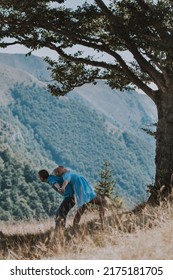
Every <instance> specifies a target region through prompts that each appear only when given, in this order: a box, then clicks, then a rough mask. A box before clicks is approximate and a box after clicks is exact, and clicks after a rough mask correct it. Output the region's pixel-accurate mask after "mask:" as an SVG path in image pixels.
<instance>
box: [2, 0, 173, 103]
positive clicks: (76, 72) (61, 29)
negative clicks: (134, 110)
mask: <svg viewBox="0 0 173 280" xmlns="http://www.w3.org/2000/svg"><path fill="white" fill-rule="evenodd" d="M63 2H64V5H63V6H62V5H61V3H63ZM65 2H66V1H56V5H52V1H50V0H45V1H39V0H35V1H31V2H28V1H26V0H24V1H22V3H19V1H17V0H16V1H14V0H8V1H1V3H0V17H1V22H0V29H1V32H0V38H1V39H2V40H1V42H0V45H1V47H6V46H8V45H10V44H17V43H20V44H23V45H25V46H26V47H28V48H30V49H31V50H34V49H39V48H41V47H47V48H49V49H51V50H53V51H54V52H56V53H57V61H55V60H51V59H49V58H46V60H47V62H48V63H49V65H50V68H51V69H52V77H53V79H54V80H55V81H57V82H58V83H56V84H54V85H52V84H51V85H50V86H49V88H50V89H51V90H52V93H53V94H56V95H64V94H66V93H67V92H69V91H70V90H72V89H73V88H75V87H77V86H81V85H82V84H84V83H91V82H96V81H97V80H100V79H103V80H104V81H106V83H107V84H109V85H110V86H111V87H112V88H119V89H123V88H126V89H127V88H130V87H132V86H133V85H134V86H137V87H139V88H141V89H142V90H144V91H145V92H146V93H147V94H148V95H149V96H150V97H151V98H152V99H153V98H154V91H152V90H151V89H150V88H149V87H148V84H147V83H148V82H153V83H154V84H156V85H157V86H158V87H160V86H161V84H162V85H163V83H164V79H163V76H162V75H161V74H162V73H163V69H164V68H165V69H167V70H169V71H172V65H171V61H172V55H173V54H172V41H171V34H172V24H171V22H172V13H173V9H172V1H154V0H153V1H135V0H133V1H132V0H125V1H108V3H107V4H105V3H104V1H101V0H96V1H94V3H93V4H88V3H87V2H85V3H83V4H82V3H81V5H80V6H79V5H78V6H76V5H75V4H74V7H75V6H76V8H73V9H69V8H66V5H65ZM88 18H89V19H90V20H88ZM11 23H12V24H11ZM7 37H10V38H11V40H12V41H14V42H12V43H11V42H10V43H8V42H4V41H3V39H4V38H7ZM14 38H15V39H14ZM73 46H75V49H76V48H78V50H77V51H76V52H75V51H74V49H73ZM70 48H71V52H69V49H70ZM82 49H83V50H85V49H89V50H93V51H92V52H91V51H90V53H92V55H88V51H86V52H85V51H81V50H82ZM127 51H128V52H129V54H131V57H132V59H131V60H130V61H129V62H127V61H126V60H125V59H124V57H123V55H122V56H121V55H120V52H127ZM31 52H32V51H31ZM29 54H30V53H29ZM98 57H99V59H98ZM108 57H109V58H110V59H108ZM156 92H157V91H156ZM156 92H155V93H156Z"/></svg>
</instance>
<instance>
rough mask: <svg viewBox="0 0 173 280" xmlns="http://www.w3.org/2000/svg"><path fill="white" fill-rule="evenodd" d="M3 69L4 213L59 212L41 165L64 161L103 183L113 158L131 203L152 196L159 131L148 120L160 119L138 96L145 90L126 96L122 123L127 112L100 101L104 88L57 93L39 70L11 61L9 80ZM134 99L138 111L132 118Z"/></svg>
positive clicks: (0, 196)
mask: <svg viewBox="0 0 173 280" xmlns="http://www.w3.org/2000/svg"><path fill="white" fill-rule="evenodd" d="M18 59H19V58H18ZM35 59H36V58H35ZM19 60H20V59H19ZM39 60H40V59H39ZM3 63H4V60H3ZM11 63H12V62H11ZM22 63H24V62H23V61H22ZM18 65H20V63H19V64H18ZM0 69H1V73H0V77H1V81H0V82H1V85H2V90H1V91H0V95H1V96H2V99H4V98H7V96H8V100H7V101H8V102H5V103H3V102H2V103H1V105H0V114H1V117H0V120H1V122H0V141H1V153H0V169H1V175H0V189H1V192H0V205H1V208H0V213H1V215H0V219H2V220H3V219H5V220H8V219H13V218H15V219H19V218H31V217H37V218H40V217H47V216H48V215H54V214H55V209H56V208H57V199H59V197H58V195H57V194H56V193H55V194H54V191H52V190H50V188H49V187H48V186H46V185H44V184H41V183H40V182H39V181H38V178H37V172H38V170H39V169H40V168H47V169H48V170H51V169H52V168H53V167H54V166H56V164H61V165H65V166H66V167H69V168H71V169H73V170H74V171H76V172H79V173H82V174H83V175H84V176H85V177H86V178H87V179H88V180H89V181H90V183H92V184H93V185H95V184H96V182H97V181H98V179H99V171H100V169H101V168H102V166H103V164H104V162H105V161H106V160H107V161H109V162H110V166H111V169H112V174H113V178H114V180H115V181H116V188H117V190H118V193H119V195H120V196H123V197H124V199H125V200H126V201H127V203H128V205H129V206H133V205H134V204H135V203H137V202H139V201H142V200H144V199H146V195H147V194H146V186H147V184H151V183H152V181H153V179H154V155H155V148H154V139H153V138H151V136H148V135H147V134H146V133H144V132H142V130H141V128H142V124H143V125H145V124H146V121H147V122H152V121H153V119H152V118H151V116H149V115H147V110H146V111H144V108H145V104H143V101H142V100H141V99H140V98H136V96H137V95H138V94H137V93H133V94H132V93H131V95H130V93H129V95H128V93H126V94H125V95H124V96H123V94H122V95H121V96H120V97H119V98H122V99H123V98H125V99H124V102H122V103H126V105H125V107H124V112H123V105H122V104H121V106H120V108H119V109H120V110H121V115H122V116H124V118H123V126H121V121H120V118H119V119H117V120H116V116H115V115H114V116H112V113H111V112H109V108H110V106H106V104H105V107H104V110H103V109H102V110H101V109H100V108H97V106H95V105H96V104H97V100H96V95H94V96H95V97H94V98H95V100H92V99H91V98H90V99H88V97H87V90H86V88H85V90H84V91H83V92H82V88H81V89H79V88H78V89H77V90H76V91H74V92H73V93H70V94H68V95H67V96H66V97H61V98H57V97H53V96H51V95H50V93H49V92H48V91H47V90H46V88H45V85H44V84H43V83H40V82H39V81H38V80H37V79H36V78H32V77H31V75H29V74H28V76H27V73H25V79H24V78H23V81H22V79H21V72H20V70H17V69H14V68H13V70H12V68H9V72H10V71H11V72H10V73H11V75H9V77H8V79H9V80H8V84H9V85H10V86H8V88H7V87H5V86H6V85H7V76H8V75H7V74H6V79H5V80H4V73H7V72H4V71H5V70H4V67H3V65H2V67H1V68H0ZM42 70H43V69H40V71H42ZM44 71H45V70H44ZM9 72H8V73H9ZM14 73H15V74H14ZM30 73H31V71H30ZM14 76H15V81H14ZM38 76H39V75H38ZM11 79H13V83H12V82H11ZM4 81H5V82H4ZM80 90H81V93H80ZM104 90H106V88H104ZM92 91H93V92H96V91H100V92H101V91H102V95H103V85H102V84H98V85H97V86H95V88H94V86H92V85H90V86H89V87H88V92H92ZM135 95H136V96H135ZM105 96H106V92H105ZM108 96H109V95H108ZM130 97H131V98H130ZM98 98H99V96H98ZM107 99H108V101H109V98H107ZM98 100H99V99H98ZM125 100H126V101H125ZM135 100H136V101H135ZM140 100H141V101H140ZM130 101H131V102H130ZM105 102H106V97H105ZM136 102H137V103H138V105H134V104H137V103H136ZM140 102H141V103H140ZM128 104H129V111H128V113H129V112H130V111H131V112H133V110H134V119H132V120H131V121H130V122H129V123H128V124H127V126H125V123H126V121H125V119H126V113H127V106H128ZM139 105H140V106H141V109H140V106H139ZM102 106H103V105H102ZM115 106H116V108H117V107H118V104H115ZM102 108H103V107H102ZM106 108H108V110H107V111H106ZM146 108H147V106H146ZM111 110H112V109H111ZM137 110H138V111H137ZM112 112H113V111H112ZM132 115H133V114H132ZM136 116H137V117H136ZM139 116H140V119H139ZM131 118H133V117H132V116H131ZM138 119H139V124H138V123H137V122H138ZM130 125H131V126H132V127H131V129H130ZM14 204H15V205H14Z"/></svg>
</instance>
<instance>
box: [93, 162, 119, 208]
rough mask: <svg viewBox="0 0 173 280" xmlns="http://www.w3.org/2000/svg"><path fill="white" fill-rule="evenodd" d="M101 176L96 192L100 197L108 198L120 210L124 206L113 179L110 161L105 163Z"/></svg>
mask: <svg viewBox="0 0 173 280" xmlns="http://www.w3.org/2000/svg"><path fill="white" fill-rule="evenodd" d="M99 174H100V181H99V182H98V183H97V185H96V186H95V190H96V192H97V193H98V194H99V195H100V196H103V197H107V198H108V199H109V200H110V201H111V203H112V204H113V205H114V206H116V207H117V208H120V207H121V206H122V200H121V199H120V198H119V197H118V196H117V194H116V191H115V181H114V180H113V178H112V172H111V170H110V163H109V162H108V161H105V163H104V169H103V170H101V171H100V173H99Z"/></svg>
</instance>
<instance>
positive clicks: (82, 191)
mask: <svg viewBox="0 0 173 280" xmlns="http://www.w3.org/2000/svg"><path fill="white" fill-rule="evenodd" d="M62 178H63V180H64V181H68V184H70V183H71V184H72V186H73V190H74V195H75V198H76V202H77V206H78V208H80V207H81V206H82V205H83V204H85V203H88V202H90V201H91V200H93V199H94V198H95V197H96V194H95V191H94V189H93V188H92V186H91V185H90V184H89V183H88V182H87V181H86V179H85V178H84V177H83V176H80V175H78V174H75V173H73V172H71V171H67V172H66V173H64V174H63V176H62Z"/></svg>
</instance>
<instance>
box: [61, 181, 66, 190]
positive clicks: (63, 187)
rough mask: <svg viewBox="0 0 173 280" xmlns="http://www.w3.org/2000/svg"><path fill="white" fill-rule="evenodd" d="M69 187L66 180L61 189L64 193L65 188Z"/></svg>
mask: <svg viewBox="0 0 173 280" xmlns="http://www.w3.org/2000/svg"><path fill="white" fill-rule="evenodd" d="M67 185H68V181H67V180H65V181H64V182H63V184H62V187H61V189H62V191H63V192H64V191H65V188H66V186H67Z"/></svg>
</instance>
